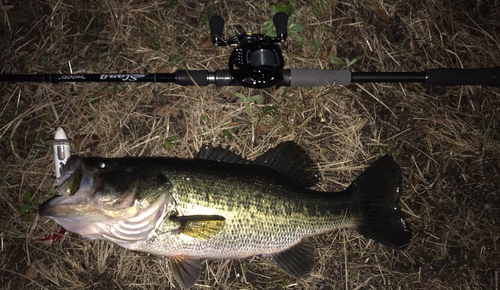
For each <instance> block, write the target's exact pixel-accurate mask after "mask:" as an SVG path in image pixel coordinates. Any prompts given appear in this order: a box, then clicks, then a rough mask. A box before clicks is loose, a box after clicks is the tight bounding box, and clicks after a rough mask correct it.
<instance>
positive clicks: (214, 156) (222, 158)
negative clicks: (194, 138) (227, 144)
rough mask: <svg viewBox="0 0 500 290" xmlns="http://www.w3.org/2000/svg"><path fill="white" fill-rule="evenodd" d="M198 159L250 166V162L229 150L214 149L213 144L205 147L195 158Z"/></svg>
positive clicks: (202, 147)
mask: <svg viewBox="0 0 500 290" xmlns="http://www.w3.org/2000/svg"><path fill="white" fill-rule="evenodd" d="M195 158H196V159H205V160H212V161H217V162H226V163H234V164H250V163H252V162H251V161H250V160H248V159H245V158H243V157H241V156H240V155H238V154H236V153H234V152H233V151H231V150H229V149H224V148H222V147H214V146H212V144H208V145H203V146H201V148H200V151H199V152H198V154H197V155H196V157H195Z"/></svg>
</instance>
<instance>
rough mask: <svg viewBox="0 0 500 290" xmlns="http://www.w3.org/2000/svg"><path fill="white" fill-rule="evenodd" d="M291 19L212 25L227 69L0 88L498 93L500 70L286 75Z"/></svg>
mask: <svg viewBox="0 0 500 290" xmlns="http://www.w3.org/2000/svg"><path fill="white" fill-rule="evenodd" d="M287 22H288V16H287V15H286V14H285V13H283V12H279V13H276V14H275V15H274V17H273V23H274V26H275V27H276V37H269V36H267V35H265V34H250V33H247V34H241V35H238V36H234V37H231V38H229V39H227V40H223V39H222V37H221V35H222V32H223V29H224V19H222V18H221V17H220V16H213V17H212V18H211V19H210V21H209V25H210V34H211V40H212V44H213V45H214V46H215V47H217V46H226V45H230V46H235V47H236V48H235V49H234V51H233V52H232V53H231V55H230V57H229V69H228V70H217V71H215V72H209V71H208V70H188V71H185V70H178V71H176V72H174V73H144V74H140V73H134V74H132V73H100V74H3V75H0V82H50V83H53V84H58V83H61V82H154V83H175V84H178V85H181V86H192V85H197V86H208V85H216V86H238V85H240V86H244V87H251V88H268V87H272V86H276V87H279V86H284V87H318V86H331V85H343V86H347V85H349V84H351V83H371V82H385V83H423V84H426V85H431V86H460V85H474V86H493V87H500V67H490V68H479V69H451V68H441V69H428V70H425V71H423V72H351V71H350V70H327V69H284V60H283V55H282V53H281V50H280V48H279V47H278V45H277V43H283V42H285V40H286V37H287Z"/></svg>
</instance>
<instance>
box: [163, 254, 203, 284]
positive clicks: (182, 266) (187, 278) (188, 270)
mask: <svg viewBox="0 0 500 290" xmlns="http://www.w3.org/2000/svg"><path fill="white" fill-rule="evenodd" d="M170 267H171V269H172V273H173V275H174V277H175V280H176V281H177V282H179V285H180V286H181V287H182V288H184V289H187V288H189V287H191V286H193V285H194V283H195V282H196V280H198V278H199V277H200V269H201V262H200V259H196V258H191V257H186V256H184V255H177V256H172V257H170Z"/></svg>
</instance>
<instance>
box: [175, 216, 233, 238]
mask: <svg viewBox="0 0 500 290" xmlns="http://www.w3.org/2000/svg"><path fill="white" fill-rule="evenodd" d="M170 220H172V221H174V222H178V223H180V226H179V228H178V230H177V231H178V233H179V234H184V235H186V236H189V237H191V238H195V239H200V240H206V239H210V238H212V237H213V236H215V235H216V234H218V233H219V232H220V231H222V229H223V228H224V225H225V224H226V218H225V217H223V216H220V215H191V216H171V217H170Z"/></svg>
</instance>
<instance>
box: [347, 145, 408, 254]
mask: <svg viewBox="0 0 500 290" xmlns="http://www.w3.org/2000/svg"><path fill="white" fill-rule="evenodd" d="M402 182H403V177H402V172H401V168H400V167H399V165H398V163H397V162H396V160H395V159H394V157H392V156H391V155H389V154H387V155H385V156H383V157H380V158H379V159H378V160H377V161H375V162H374V163H373V164H372V165H370V167H368V169H366V170H365V172H363V173H362V174H361V175H360V176H359V177H358V178H357V179H356V180H354V182H353V183H352V184H351V185H350V186H349V187H348V188H347V189H346V191H347V192H349V193H351V194H353V196H354V198H355V199H356V200H357V201H358V203H359V207H360V212H361V219H360V221H359V225H358V226H357V228H356V230H357V231H358V232H359V233H361V234H362V235H363V236H365V237H367V238H370V239H373V240H375V241H377V242H380V243H382V244H384V245H386V246H389V247H391V248H393V249H397V250H402V249H404V248H406V246H407V245H408V244H409V243H410V240H411V237H412V232H411V228H410V225H409V223H408V222H407V221H406V218H405V216H404V214H403V212H402V211H401V208H400V206H399V199H400V195H401V191H402Z"/></svg>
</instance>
